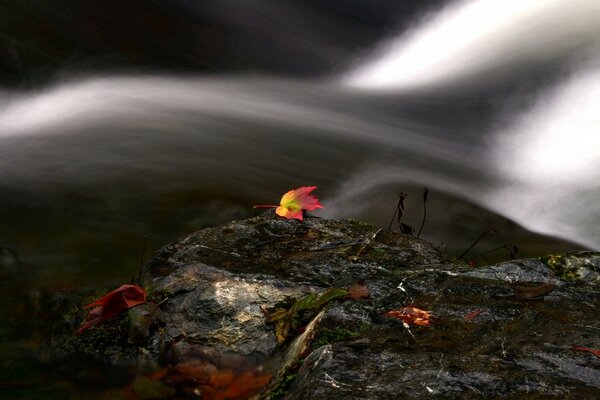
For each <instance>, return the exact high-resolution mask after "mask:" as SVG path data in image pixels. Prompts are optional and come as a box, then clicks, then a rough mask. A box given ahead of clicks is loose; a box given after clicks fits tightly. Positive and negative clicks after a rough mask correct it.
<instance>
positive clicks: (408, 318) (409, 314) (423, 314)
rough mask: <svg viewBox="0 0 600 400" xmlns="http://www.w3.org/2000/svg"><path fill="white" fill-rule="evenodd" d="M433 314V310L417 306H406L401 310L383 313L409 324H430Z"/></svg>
mask: <svg viewBox="0 0 600 400" xmlns="http://www.w3.org/2000/svg"><path fill="white" fill-rule="evenodd" d="M431 314H432V312H431V311H425V310H421V309H419V308H417V307H404V308H402V309H401V310H392V311H388V312H386V313H385V314H383V315H385V316H388V317H392V318H397V319H399V320H401V321H402V322H404V323H406V324H408V325H420V326H428V325H430V324H431Z"/></svg>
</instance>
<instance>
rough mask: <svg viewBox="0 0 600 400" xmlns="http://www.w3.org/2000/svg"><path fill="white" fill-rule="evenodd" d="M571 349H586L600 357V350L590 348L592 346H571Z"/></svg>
mask: <svg viewBox="0 0 600 400" xmlns="http://www.w3.org/2000/svg"><path fill="white" fill-rule="evenodd" d="M571 350H573V351H586V352H588V353H592V354H593V355H595V356H596V357H598V358H600V350H596V349H590V348H587V347H571Z"/></svg>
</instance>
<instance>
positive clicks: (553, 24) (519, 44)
mask: <svg viewBox="0 0 600 400" xmlns="http://www.w3.org/2000/svg"><path fill="white" fill-rule="evenodd" d="M599 42H600V1H597V0H459V1H453V2H450V3H448V4H447V6H446V7H445V8H444V9H443V10H441V11H439V12H436V13H431V14H427V15H426V16H425V17H424V18H423V20H421V21H420V22H419V23H418V24H416V25H415V26H414V27H413V28H409V30H408V31H407V32H405V33H403V34H402V35H400V36H399V37H396V38H394V39H392V40H390V41H388V42H387V43H385V44H384V45H382V46H380V48H379V49H378V50H376V51H375V52H372V53H370V54H369V55H368V56H367V57H366V58H365V59H364V60H362V63H361V64H360V65H359V66H358V67H356V68H355V69H353V70H352V71H350V72H349V73H348V74H347V75H346V76H344V78H343V82H344V83H345V84H347V85H350V86H354V87H359V88H365V89H381V90H393V89H407V88H419V87H423V86H429V85H437V84H447V83H450V82H452V81H456V80H461V79H464V78H467V77H468V78H469V79H473V76H474V75H477V74H480V73H482V72H485V73H487V75H485V77H484V79H492V80H495V79H498V78H499V75H501V74H506V73H508V72H509V71H512V70H514V69H525V68H528V67H531V66H532V65H539V64H541V63H545V62H549V61H554V60H556V59H559V58H561V57H564V56H565V55H568V54H572V53H574V52H577V51H582V50H583V51H586V50H588V49H589V48H590V47H591V46H596V45H598V43H599ZM491 72H493V73H494V75H489V74H490V73H491Z"/></svg>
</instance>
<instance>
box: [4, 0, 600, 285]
mask: <svg viewBox="0 0 600 400" xmlns="http://www.w3.org/2000/svg"><path fill="white" fill-rule="evenodd" d="M513 3H514V4H513ZM511 4H512V5H513V6H514V7H509V6H508V5H505V4H504V2H503V5H502V7H500V8H499V4H498V3H497V2H494V1H490V0H479V1H457V2H451V3H449V4H448V5H447V6H446V7H445V8H443V9H441V10H439V11H437V12H431V13H429V14H425V16H424V17H422V18H421V19H420V20H419V22H418V23H415V24H414V25H413V26H412V27H409V28H408V29H407V30H405V31H404V32H402V33H401V34H399V36H398V37H395V38H393V39H390V40H388V41H387V42H386V43H385V44H384V45H382V46H380V47H378V49H377V50H375V51H374V52H367V53H365V54H363V55H357V60H358V61H357V62H356V65H354V66H353V65H350V66H348V69H347V71H346V72H341V73H338V74H337V75H334V76H331V77H330V78H328V79H323V78H320V79H312V80H311V79H290V78H283V77H279V78H269V77H258V78H257V77H249V76H231V75H229V76H221V77H201V76H199V77H190V76H186V77H177V76H165V75H151V76H139V75H117V76H102V77H89V78H82V79H78V80H66V81H61V82H56V83H54V84H51V85H48V86H47V87H43V88H39V89H38V90H36V91H35V92H33V91H27V92H15V91H8V90H6V91H4V92H3V93H2V97H1V103H0V104H2V107H1V108H0V143H1V145H0V160H1V161H0V162H1V166H2V168H1V169H0V186H1V187H2V188H3V193H4V195H3V196H2V202H3V207H2V210H1V211H0V213H1V216H2V220H3V224H2V228H1V232H0V235H1V236H0V238H1V240H0V242H1V243H2V244H3V245H4V246H8V247H11V248H13V249H16V251H17V252H18V253H19V254H21V257H22V258H23V259H24V260H25V261H26V262H27V263H30V264H35V265H40V266H42V267H43V268H39V270H40V271H38V273H40V274H42V275H43V276H45V277H48V276H53V277H55V278H57V280H58V281H60V282H62V281H65V282H69V281H70V280H71V281H72V280H73V279H74V280H75V281H77V280H78V279H84V280H85V278H89V281H91V282H93V281H94V280H95V279H102V277H103V272H102V271H105V270H106V269H115V270H120V271H124V272H123V273H122V274H119V278H122V277H123V276H124V275H127V274H130V273H131V272H132V271H135V268H137V267H136V265H137V263H138V262H137V260H138V259H139V257H140V252H141V248H142V246H143V243H144V242H145V243H146V247H148V248H150V249H151V250H152V249H155V248H156V247H158V246H160V245H162V244H164V243H166V242H169V241H171V240H173V239H175V238H176V237H177V235H181V234H184V233H186V232H190V231H192V230H194V229H197V228H199V227H201V226H206V225H209V224H212V223H216V222H220V221H223V220H226V219H228V218H232V217H241V216H245V215H249V213H250V206H251V205H252V204H254V203H263V202H268V201H271V202H272V201H276V199H277V198H278V197H279V195H280V194H281V193H282V192H284V191H286V190H287V189H289V188H292V187H294V186H300V185H306V184H311V185H318V186H320V189H319V191H318V192H317V193H318V194H319V195H320V196H321V197H322V199H323V201H324V203H325V205H326V209H325V211H324V213H323V215H326V216H332V217H340V216H351V217H357V218H363V219H367V220H369V221H372V222H375V223H379V224H382V225H385V224H387V219H388V218H389V217H390V216H391V212H393V207H394V204H395V201H396V193H397V192H399V191H409V192H411V193H412V195H411V196H410V197H409V200H411V201H412V202H411V203H410V204H411V208H410V209H409V210H408V211H409V212H408V211H407V214H410V215H408V216H407V217H406V218H408V219H409V222H411V223H412V224H418V223H419V220H420V213H421V205H420V204H419V201H420V200H419V196H420V190H421V189H420V188H422V187H424V186H427V187H429V189H430V191H431V193H432V196H431V199H432V200H431V204H430V217H431V221H430V223H429V225H428V229H427V230H425V235H424V236H425V238H428V239H430V240H433V241H443V240H445V241H447V242H450V244H451V245H456V246H457V247H459V246H462V245H464V244H465V243H468V241H469V240H470V239H472V238H474V237H476V236H477V234H478V232H481V231H483V230H485V229H488V228H490V227H491V226H492V225H494V224H500V225H501V226H503V225H507V224H508V225H510V223H508V222H506V221H504V220H501V219H498V218H496V217H494V216H493V213H498V214H500V215H501V216H503V217H506V218H508V219H511V220H513V221H516V222H518V223H519V224H520V225H522V226H523V227H524V228H525V229H528V230H533V231H536V232H539V233H543V234H548V235H552V236H557V237H560V238H562V239H565V240H567V241H570V242H573V243H575V245H572V246H570V247H572V248H577V247H578V246H580V247H587V248H594V249H598V248H600V233H599V232H598V231H597V229H596V228H595V226H596V224H597V222H598V220H599V219H600V218H599V217H600V206H599V205H598V202H597V201H595V200H596V198H597V195H598V184H597V183H596V182H597V181H598V179H597V177H598V175H600V150H598V149H599V148H600V146H599V139H598V138H599V137H600V136H599V135H598V134H597V128H598V126H599V125H600V123H599V121H598V116H597V112H596V109H597V104H599V101H600V83H599V80H598V79H597V78H598V64H594V61H595V56H596V55H597V54H598V53H597V52H596V50H597V46H598V45H599V43H600V41H599V40H598V39H597V38H598V37H600V24H597V23H596V21H598V20H600V4H599V3H596V2H589V1H559V0H553V1H541V0H540V1H531V2H518V1H515V2H511ZM541 72H544V74H543V79H541V78H539V76H540V75H542V74H541ZM519 88H525V89H519ZM486 210H487V211H486ZM411 218H412V220H411ZM499 221H500V222H499ZM511 226H512V225H511ZM427 231H429V233H427ZM531 237H533V236H532V235H529V234H526V233H522V231H521V230H518V229H516V230H514V229H513V230H509V231H507V233H506V236H505V237H504V238H503V239H505V240H507V241H511V239H513V240H512V241H513V242H519V240H522V241H523V243H525V244H526V246H525V248H526V249H527V245H531V246H533V247H532V248H535V249H537V248H538V247H540V246H539V244H537V245H535V244H532V242H535V243H538V242H540V239H535V240H534V239H531ZM541 241H542V242H543V239H541ZM547 243H549V246H546V250H550V248H551V247H552V246H556V245H557V243H556V241H552V240H548V242H547ZM518 244H522V243H518ZM536 246H537V247H536ZM541 247H542V248H543V247H544V246H541ZM559 247H560V246H559ZM563 247H564V246H563ZM566 247H569V246H566ZM535 251H536V250H534V251H533V252H535ZM541 251H543V249H542V250H541ZM112 265H115V267H111V266H112ZM67 277H71V278H67ZM72 277H75V278H72ZM84 277H85V278H84Z"/></svg>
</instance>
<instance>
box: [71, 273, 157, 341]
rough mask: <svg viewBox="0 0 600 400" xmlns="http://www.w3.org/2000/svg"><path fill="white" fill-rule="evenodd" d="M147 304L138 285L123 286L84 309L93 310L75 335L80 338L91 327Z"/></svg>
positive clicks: (143, 293) (144, 293)
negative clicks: (139, 305)
mask: <svg viewBox="0 0 600 400" xmlns="http://www.w3.org/2000/svg"><path fill="white" fill-rule="evenodd" d="M145 302H146V291H145V290H144V289H142V288H141V287H139V286H136V285H123V286H121V287H120V288H118V289H115V290H113V291H112V292H110V293H108V294H106V295H104V296H102V297H101V298H100V299H98V300H96V301H94V302H92V303H90V304H88V305H87V306H84V307H83V309H84V310H86V309H88V308H91V310H90V312H89V314H88V315H87V317H86V318H85V321H83V324H82V325H81V327H79V329H78V330H77V332H76V333H75V334H76V335H77V336H79V335H81V334H82V333H84V332H85V331H87V330H88V329H89V328H90V327H92V326H94V325H96V324H99V323H100V322H103V321H106V320H107V319H110V318H112V317H114V316H116V315H119V314H121V313H122V312H123V311H126V310H128V309H130V308H131V307H134V306H137V305H138V304H142V303H145Z"/></svg>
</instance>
